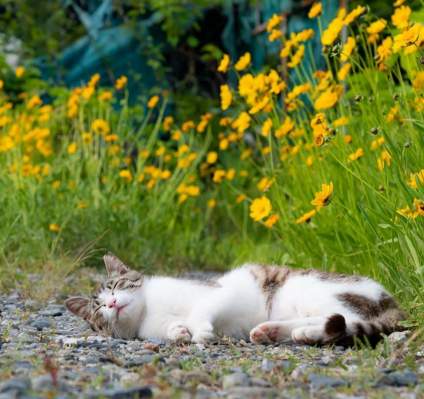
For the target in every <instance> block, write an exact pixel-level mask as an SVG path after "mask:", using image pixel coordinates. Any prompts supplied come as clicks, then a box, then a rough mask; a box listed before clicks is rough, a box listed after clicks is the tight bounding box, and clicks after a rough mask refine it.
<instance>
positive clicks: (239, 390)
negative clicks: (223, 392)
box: [227, 387, 278, 399]
mask: <svg viewBox="0 0 424 399" xmlns="http://www.w3.org/2000/svg"><path fill="white" fill-rule="evenodd" d="M277 395H278V391H277V390H276V389H274V388H262V387H234V388H232V389H231V390H230V391H229V392H228V396H227V397H228V398H231V399H244V398H252V399H253V398H254V399H258V398H275V397H277Z"/></svg>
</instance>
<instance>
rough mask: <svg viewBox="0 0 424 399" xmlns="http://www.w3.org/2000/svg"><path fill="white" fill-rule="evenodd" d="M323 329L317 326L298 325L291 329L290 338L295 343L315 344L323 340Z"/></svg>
mask: <svg viewBox="0 0 424 399" xmlns="http://www.w3.org/2000/svg"><path fill="white" fill-rule="evenodd" d="M323 333H324V332H323V329H322V327H319V326H308V327H298V328H295V329H294V330H293V331H292V334H291V336H292V340H293V342H294V343H296V344H303V345H317V344H320V343H321V342H322V340H323Z"/></svg>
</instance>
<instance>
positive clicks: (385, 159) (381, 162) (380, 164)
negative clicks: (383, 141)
mask: <svg viewBox="0 0 424 399" xmlns="http://www.w3.org/2000/svg"><path fill="white" fill-rule="evenodd" d="M391 163H392V157H391V155H390V153H389V152H388V151H387V150H383V151H382V152H381V154H380V157H379V158H378V159H377V168H378V170H379V171H382V170H383V169H384V166H385V165H387V166H390V165H391Z"/></svg>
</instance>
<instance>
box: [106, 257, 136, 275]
mask: <svg viewBox="0 0 424 399" xmlns="http://www.w3.org/2000/svg"><path fill="white" fill-rule="evenodd" d="M103 261H104V262H105V266H106V271H107V275H108V276H109V277H112V276H119V275H121V274H125V273H127V272H128V271H129V270H130V269H129V267H128V266H127V265H125V264H124V262H122V261H121V260H120V259H119V258H117V257H116V256H115V255H113V254H111V253H108V254H106V255H105V256H103Z"/></svg>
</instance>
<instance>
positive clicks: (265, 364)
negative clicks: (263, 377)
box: [261, 359, 275, 373]
mask: <svg viewBox="0 0 424 399" xmlns="http://www.w3.org/2000/svg"><path fill="white" fill-rule="evenodd" d="M274 367H275V362H273V361H272V360H269V359H263V360H262V364H261V370H262V371H265V372H266V373H269V372H270V371H272V370H273V369H274Z"/></svg>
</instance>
